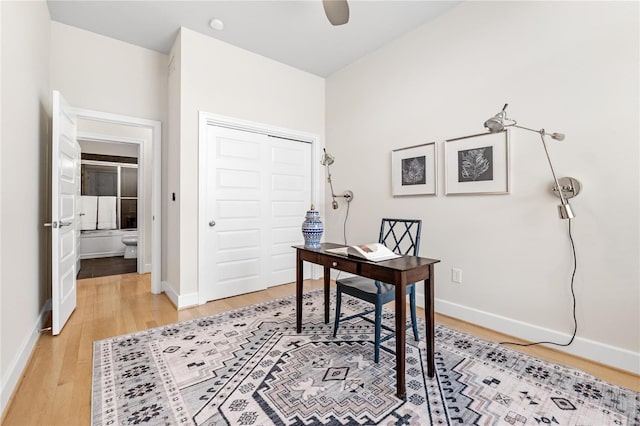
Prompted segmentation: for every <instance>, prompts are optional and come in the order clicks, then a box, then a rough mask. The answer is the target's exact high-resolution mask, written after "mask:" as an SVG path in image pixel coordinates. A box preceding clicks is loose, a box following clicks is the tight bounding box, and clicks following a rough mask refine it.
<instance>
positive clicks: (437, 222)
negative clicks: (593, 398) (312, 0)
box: [326, 2, 640, 373]
mask: <svg viewBox="0 0 640 426" xmlns="http://www.w3.org/2000/svg"><path fill="white" fill-rule="evenodd" d="M638 27H639V24H638V3H637V2H631V3H629V2H626V3H621V2H617V3H614V2H465V3H462V4H461V5H460V6H458V7H456V8H455V9H453V10H452V11H451V12H449V13H448V14H446V15H444V16H442V17H440V18H439V19H437V20H435V21H433V22H431V23H428V24H426V25H424V26H422V27H420V28H419V29H417V30H415V31H413V32H412V33H409V34H408V35H406V36H404V37H402V38H400V39H398V40H396V41H394V42H392V43H390V44H388V45H386V46H385V47H383V48H381V49H379V50H378V51H376V52H374V53H372V54H370V55H368V56H367V57H365V58H363V59H361V60H359V61H357V62H356V63H354V64H352V65H350V66H348V67H346V68H345V69H343V70H341V71H339V72H337V73H336V74H334V75H332V76H331V77H330V78H328V80H327V83H326V84H327V101H326V102H327V147H328V149H329V150H330V151H331V152H332V153H333V154H335V156H336V161H335V164H334V165H333V166H332V174H333V178H334V183H335V186H336V191H337V192H340V191H342V190H343V189H351V190H353V191H354V193H355V197H354V201H353V203H352V205H351V212H350V218H349V222H348V238H349V240H350V241H351V242H352V243H358V242H363V241H370V240H372V239H374V240H375V239H376V238H377V232H376V230H377V229H378V227H379V221H380V218H381V217H383V216H387V217H388V216H402V217H415V218H420V219H422V220H423V236H422V245H421V255H423V256H425V257H433V258H439V259H442V262H441V263H440V264H438V265H437V266H436V271H437V274H436V277H437V279H436V297H437V300H438V303H437V305H436V306H437V309H438V310H439V311H441V312H443V313H446V314H450V315H454V316H458V317H461V318H463V319H466V320H468V321H472V322H476V323H479V324H481V325H485V326H489V327H492V328H496V329H501V330H503V331H506V332H508V333H510V334H513V335H516V336H518V337H522V338H525V339H530V340H539V339H545V340H547V339H552V340H557V341H564V342H566V341H568V340H569V335H570V334H571V332H572V329H573V328H572V326H573V321H572V316H571V306H572V304H571V294H570V289H569V283H570V277H571V272H572V264H571V255H570V253H571V251H570V246H569V240H568V237H567V225H568V223H567V221H562V220H560V219H558V217H557V213H556V205H557V204H558V199H555V198H553V196H552V195H550V194H549V193H548V191H547V188H548V187H549V185H551V174H550V171H549V167H548V165H547V163H546V157H545V155H544V151H543V149H542V146H541V143H540V138H539V136H538V135H536V134H535V133H530V132H526V131H518V130H514V131H512V143H511V177H512V189H511V194H509V195H493V196H490V195H484V196H479V195H478V196H468V195H467V196H444V195H443V193H444V190H443V189H444V183H443V181H442V179H443V177H444V171H443V167H442V165H443V161H442V160H443V144H442V143H440V144H439V146H438V148H439V157H440V158H439V160H440V161H439V167H440V170H439V177H440V183H439V196H437V197H433V196H431V197H426V196H420V197H397V198H393V197H392V196H391V184H390V152H391V150H392V149H396V148H401V147H407V146H412V145H416V144H421V143H426V142H432V141H442V140H445V139H450V138H454V137H458V136H464V135H471V134H475V133H479V132H482V131H483V130H484V129H483V127H482V123H483V122H484V121H485V120H486V119H487V118H489V117H490V116H492V115H493V114H495V113H496V112H498V110H499V109H501V108H502V105H503V104H504V103H506V102H509V103H510V107H509V110H508V111H509V115H510V116H512V117H514V118H516V119H518V120H519V123H520V124H522V125H525V126H529V127H534V128H540V127H542V126H545V128H546V129H547V130H550V131H558V132H563V133H566V135H567V138H566V140H565V141H564V142H556V141H550V142H549V147H550V152H551V156H552V159H553V160H554V163H555V166H556V168H557V171H558V172H559V174H560V175H562V176H564V175H569V176H574V177H576V178H578V179H579V180H581V182H582V183H583V193H582V194H580V196H579V197H578V198H576V199H574V200H572V205H573V207H574V209H575V211H576V213H577V218H576V219H575V220H574V221H573V232H574V234H573V235H574V239H575V243H576V246H577V247H576V249H577V254H578V272H577V274H576V280H575V289H576V296H577V306H578V308H577V317H578V339H577V341H576V342H575V343H574V344H573V345H572V346H571V347H570V348H569V349H568V351H570V352H574V353H577V354H578V355H582V356H585V357H587V358H591V359H595V360H598V361H602V362H605V363H607V364H609V365H614V366H618V367H621V368H625V369H628V370H633V371H635V372H636V373H638V372H639V370H640V356H639V352H640V330H639V327H640V316H639V315H640V314H639V312H640V293H639V291H640V286H639V285H638V284H639V282H640V274H639V259H640V251H639V232H640V231H639V223H638V222H639V221H638V217H639V214H638V213H639V212H638V207H639V175H638V166H637V164H638V160H639V150H638V140H639V137H638V136H639V134H638V129H639V110H638V108H639V102H638V101H639V98H638V92H639V91H638V89H639V86H638V75H639V70H638V66H639V65H638V64H639V57H638V52H639V49H638V47H639V44H638V43H639V42H638ZM362 164H366V167H362V166H360V167H357V168H354V166H357V165H362ZM355 170H357V172H355ZM343 218H344V208H342V209H341V210H338V211H337V212H331V213H330V216H329V217H328V218H327V228H328V229H327V240H333V241H341V240H342V220H343ZM452 267H457V268H461V269H462V271H463V283H462V284H452V283H451V280H450V277H451V268H452Z"/></svg>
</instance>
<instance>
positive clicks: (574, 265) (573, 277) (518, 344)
mask: <svg viewBox="0 0 640 426" xmlns="http://www.w3.org/2000/svg"><path fill="white" fill-rule="evenodd" d="M569 241H571V251H572V252H573V273H572V274H571V297H572V298H573V334H572V335H571V339H570V340H569V342H568V343H556V342H547V341H541V342H533V343H515V342H499V343H500V344H501V345H515V346H533V345H540V344H547V345H556V346H569V345H570V344H571V343H573V340H574V339H575V338H576V333H577V332H578V320H577V318H576V293H575V290H574V287H573V283H574V279H575V277H576V270H577V269H578V261H577V260H576V245H575V243H574V242H573V236H572V235H571V219H569Z"/></svg>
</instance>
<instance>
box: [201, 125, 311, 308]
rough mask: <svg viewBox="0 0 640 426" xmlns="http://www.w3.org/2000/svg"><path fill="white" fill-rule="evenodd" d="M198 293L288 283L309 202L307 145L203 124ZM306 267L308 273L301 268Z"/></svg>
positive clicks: (211, 296)
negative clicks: (204, 134)
mask: <svg viewBox="0 0 640 426" xmlns="http://www.w3.org/2000/svg"><path fill="white" fill-rule="evenodd" d="M206 132H207V144H206V146H201V152H200V155H201V156H204V157H203V159H204V161H203V162H201V166H203V168H204V170H201V175H202V176H201V179H200V183H201V185H203V188H201V191H200V196H201V199H200V202H201V203H202V204H203V208H202V209H201V212H203V217H201V218H200V221H201V223H200V224H199V234H200V235H199V238H200V244H199V250H200V254H199V278H198V279H199V281H200V282H199V288H200V291H201V292H203V294H204V296H205V297H204V299H202V298H201V301H202V300H215V299H220V298H223V297H229V296H233V295H237V294H243V293H248V292H252V291H257V290H262V289H265V288H267V287H268V286H272V285H277V284H285V283H289V282H293V281H295V251H294V250H293V249H292V248H291V245H294V244H301V243H303V239H302V234H301V231H300V226H301V224H302V221H303V220H304V213H305V211H306V210H307V209H308V207H309V204H310V200H311V195H310V194H311V174H310V169H311V144H308V143H303V142H297V141H290V140H285V139H278V138H272V137H269V136H266V135H264V134H259V133H253V132H248V131H242V130H235V129H229V128H224V127H217V126H212V125H208V126H206ZM307 269H308V268H307Z"/></svg>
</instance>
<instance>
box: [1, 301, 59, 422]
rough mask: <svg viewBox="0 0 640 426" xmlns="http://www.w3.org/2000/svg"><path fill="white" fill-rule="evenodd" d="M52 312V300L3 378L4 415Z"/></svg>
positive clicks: (47, 304) (42, 312)
mask: <svg viewBox="0 0 640 426" xmlns="http://www.w3.org/2000/svg"><path fill="white" fill-rule="evenodd" d="M50 310H51V299H49V300H47V301H46V302H45V303H44V306H43V307H42V309H41V310H40V314H39V315H38V319H37V320H36V323H35V324H34V325H33V326H32V328H31V333H29V335H28V336H27V337H26V338H25V339H24V342H22V345H20V350H19V351H18V354H17V356H16V357H15V358H14V359H13V360H12V361H11V364H10V365H9V368H8V369H7V373H6V374H5V376H4V377H2V389H1V390H0V413H2V414H4V410H5V408H7V404H8V403H9V399H10V398H11V395H12V394H13V391H14V389H15V388H16V386H17V385H18V383H19V382H20V378H21V377H22V373H23V372H24V369H25V367H26V366H27V363H28V362H29V358H30V357H31V353H32V352H33V350H34V348H35V346H36V343H37V342H38V337H40V330H42V327H43V324H44V322H45V320H46V319H47V313H48V312H49V311H50Z"/></svg>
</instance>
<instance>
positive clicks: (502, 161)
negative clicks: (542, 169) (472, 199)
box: [444, 130, 510, 195]
mask: <svg viewBox="0 0 640 426" xmlns="http://www.w3.org/2000/svg"><path fill="white" fill-rule="evenodd" d="M444 163H445V195H476V194H508V193H509V190H510V176H509V173H510V170H509V130H503V131H501V132H497V133H479V134H476V135H470V136H463V137H460V138H455V139H449V140H446V141H445V143H444Z"/></svg>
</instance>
